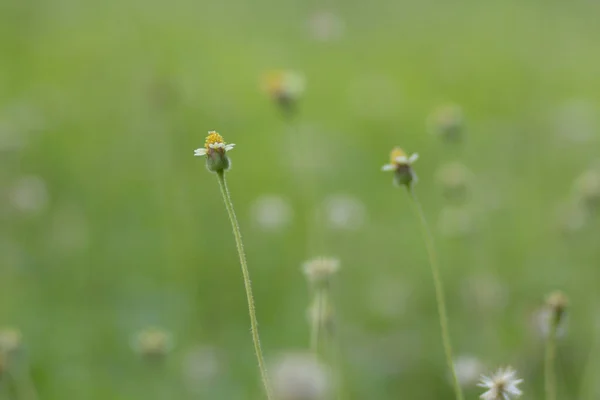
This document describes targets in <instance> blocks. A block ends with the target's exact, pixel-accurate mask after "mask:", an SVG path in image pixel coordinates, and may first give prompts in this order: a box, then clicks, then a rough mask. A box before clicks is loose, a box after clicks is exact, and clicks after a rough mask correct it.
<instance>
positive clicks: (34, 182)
mask: <svg viewBox="0 0 600 400" xmlns="http://www.w3.org/2000/svg"><path fill="white" fill-rule="evenodd" d="M9 196H10V202H11V204H12V205H13V207H15V208H16V209H17V210H19V211H20V212H22V213H24V214H37V213H39V212H41V211H42V210H43V209H44V208H45V207H46V205H47V203H48V190H47V188H46V183H45V182H44V180H43V179H42V178H40V177H38V176H33V175H31V176H25V177H22V178H20V179H19V180H18V181H17V182H16V183H15V184H14V186H13V187H12V189H11V190H10V193H9Z"/></svg>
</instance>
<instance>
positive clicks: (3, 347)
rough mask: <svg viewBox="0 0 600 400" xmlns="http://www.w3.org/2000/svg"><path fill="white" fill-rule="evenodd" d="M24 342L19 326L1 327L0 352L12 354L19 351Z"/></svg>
mask: <svg viewBox="0 0 600 400" xmlns="http://www.w3.org/2000/svg"><path fill="white" fill-rule="evenodd" d="M22 344H23V337H22V335H21V331H20V330H18V329H17V328H12V327H8V328H2V329H0V353H1V354H11V353H15V352H17V351H19V349H21V346H22Z"/></svg>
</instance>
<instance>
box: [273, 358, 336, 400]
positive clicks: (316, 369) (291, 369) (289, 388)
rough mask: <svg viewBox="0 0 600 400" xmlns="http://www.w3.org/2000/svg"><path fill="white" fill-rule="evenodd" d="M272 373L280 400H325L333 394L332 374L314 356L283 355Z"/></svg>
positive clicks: (277, 397)
mask: <svg viewBox="0 0 600 400" xmlns="http://www.w3.org/2000/svg"><path fill="white" fill-rule="evenodd" d="M271 371H273V373H272V382H273V391H274V392H275V398H276V399H278V400H324V399H326V398H328V396H329V395H330V393H331V383H332V382H331V376H330V372H329V370H328V369H327V367H326V366H325V365H323V364H322V363H321V362H319V360H317V358H316V357H315V356H314V355H312V354H308V353H289V354H285V355H282V356H281V357H280V358H279V360H277V361H276V362H275V363H274V364H273V365H272V367H271Z"/></svg>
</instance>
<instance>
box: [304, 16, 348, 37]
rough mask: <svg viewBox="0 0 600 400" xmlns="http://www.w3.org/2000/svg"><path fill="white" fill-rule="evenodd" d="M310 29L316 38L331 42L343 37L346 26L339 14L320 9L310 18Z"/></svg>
mask: <svg viewBox="0 0 600 400" xmlns="http://www.w3.org/2000/svg"><path fill="white" fill-rule="evenodd" d="M308 30H309V33H310V35H311V36H312V37H313V38H314V39H315V40H318V41H322V42H331V41H334V40H339V39H340V38H342V36H343V35H344V30H345V26H344V22H343V21H342V20H341V18H340V17H339V16H338V15H337V14H334V13H332V12H329V11H318V12H316V13H314V14H313V15H312V16H311V17H310V18H309V20H308Z"/></svg>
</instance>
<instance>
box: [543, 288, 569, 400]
mask: <svg viewBox="0 0 600 400" xmlns="http://www.w3.org/2000/svg"><path fill="white" fill-rule="evenodd" d="M567 303H568V300H567V297H566V296H565V295H564V294H563V293H562V292H554V293H552V294H550V295H549V296H548V298H547V299H546V306H547V308H548V312H549V314H548V316H549V318H548V321H547V322H548V327H547V328H548V336H547V337H546V354H545V357H544V389H545V392H546V400H556V370H555V362H556V336H557V332H558V327H559V326H560V324H561V322H562V321H563V319H564V315H565V310H566V308H567Z"/></svg>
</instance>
